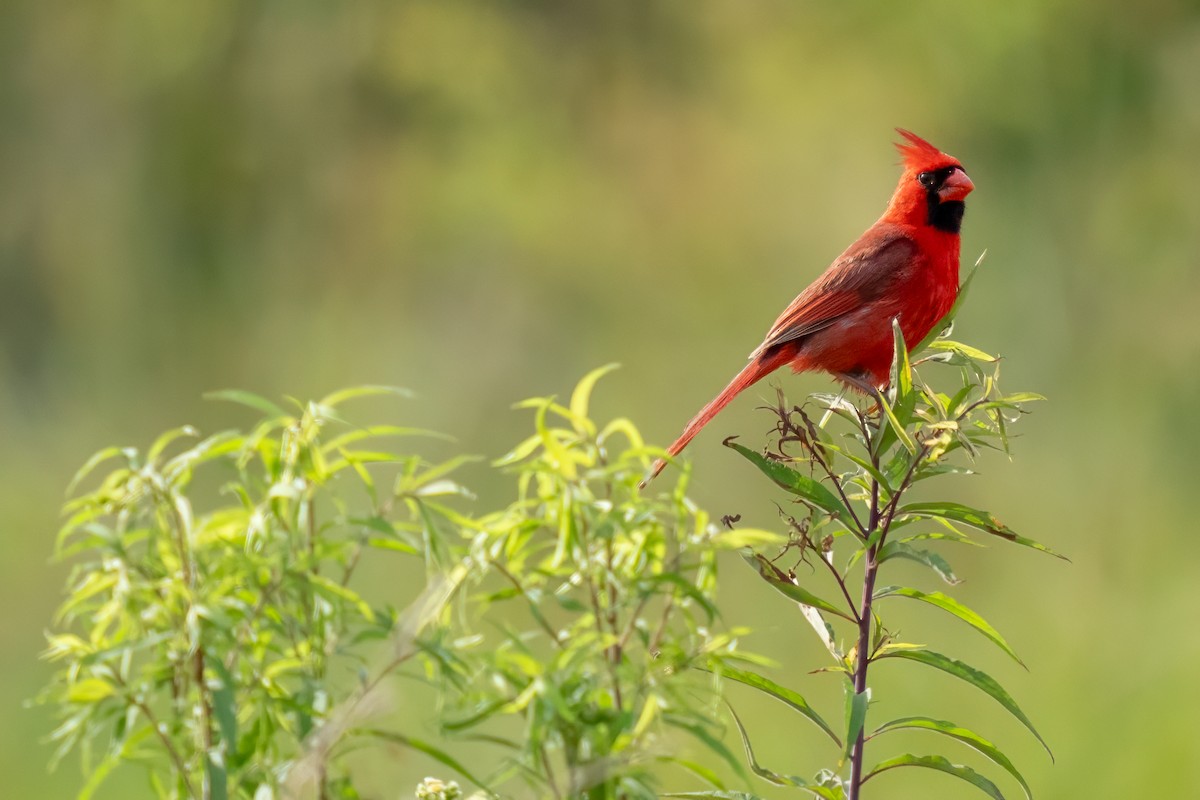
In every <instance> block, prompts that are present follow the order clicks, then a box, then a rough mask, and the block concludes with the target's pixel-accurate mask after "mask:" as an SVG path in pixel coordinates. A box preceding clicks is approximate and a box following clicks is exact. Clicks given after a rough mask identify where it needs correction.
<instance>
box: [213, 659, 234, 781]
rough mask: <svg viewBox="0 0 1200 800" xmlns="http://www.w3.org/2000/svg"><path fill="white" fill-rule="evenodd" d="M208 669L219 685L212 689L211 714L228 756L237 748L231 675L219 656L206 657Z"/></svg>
mask: <svg viewBox="0 0 1200 800" xmlns="http://www.w3.org/2000/svg"><path fill="white" fill-rule="evenodd" d="M205 663H206V664H207V666H208V669H210V670H212V671H213V672H215V673H216V674H217V677H218V678H219V679H220V681H221V685H220V686H219V687H217V688H216V689H214V690H213V692H212V698H213V716H215V717H216V718H217V728H218V730H220V732H221V740H222V741H224V742H225V752H226V753H227V754H228V755H227V756H226V757H227V758H228V757H229V756H231V755H232V754H234V753H236V752H237V750H238V738H237V709H236V708H235V707H234V705H235V700H234V695H233V689H234V686H235V684H234V682H233V676H231V675H230V674H229V670H227V669H225V665H224V664H223V663H222V662H221V659H219V658H206V659H205Z"/></svg>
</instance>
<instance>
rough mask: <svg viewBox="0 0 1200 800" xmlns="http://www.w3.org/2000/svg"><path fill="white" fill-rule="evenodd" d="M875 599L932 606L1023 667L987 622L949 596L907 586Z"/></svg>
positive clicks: (891, 588)
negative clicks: (977, 634)
mask: <svg viewBox="0 0 1200 800" xmlns="http://www.w3.org/2000/svg"><path fill="white" fill-rule="evenodd" d="M875 597H876V599H879V598H883V597H908V598H911V599H913V600H920V601H921V602H923V603H928V604H930V605H932V606H936V607H937V608H940V609H942V610H943V611H948V612H949V613H951V614H953V615H954V616H956V617H958V618H959V619H961V620H962V621H963V622H965V623H967V624H968V625H970V626H971V627H972V628H974V629H975V630H977V631H979V632H980V633H982V634H983V635H984V636H986V637H987V638H988V639H990V640H992V642H994V643H995V644H996V645H997V646H998V647H999V648H1000V649H1001V650H1003V651H1004V652H1006V653H1008V654H1009V655H1010V656H1012V659H1013V660H1014V661H1016V662H1017V663H1018V664H1020V665H1021V666H1022V667H1024V666H1025V662H1024V661H1022V660H1021V659H1020V657H1019V656H1017V654H1016V652H1015V651H1014V650H1013V649H1012V647H1010V646H1009V644H1008V642H1006V641H1005V640H1004V637H1003V636H1001V635H1000V632H999V631H997V630H996V629H995V628H993V627H992V626H991V625H989V624H988V622H987V620H985V619H984V618H983V617H981V616H979V615H978V614H976V613H975V612H974V611H972V610H971V609H969V608H967V607H966V606H965V605H963V604H962V603H960V602H958V601H957V600H955V599H954V598H953V597H950V596H949V595H945V594H942V593H941V592H922V591H920V590H918V589H910V588H909V587H907V586H887V587H885V588H883V589H880V590H879V591H878V592H876V593H875Z"/></svg>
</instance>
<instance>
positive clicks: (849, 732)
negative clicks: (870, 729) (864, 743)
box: [845, 681, 871, 758]
mask: <svg viewBox="0 0 1200 800" xmlns="http://www.w3.org/2000/svg"><path fill="white" fill-rule="evenodd" d="M845 691H846V749H845V754H846V757H847V758H849V757H850V751H851V750H853V749H854V745H855V744H856V743H857V742H858V735H859V734H860V733H862V729H863V725H865V724H866V722H867V706H868V705H870V703H871V690H870V689H869V688H868V689H866V690H865V691H862V692H855V691H854V687H853V686H851V685H850V682H849V681H847V682H846V684H845Z"/></svg>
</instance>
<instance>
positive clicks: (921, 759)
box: [863, 753, 1004, 800]
mask: <svg viewBox="0 0 1200 800" xmlns="http://www.w3.org/2000/svg"><path fill="white" fill-rule="evenodd" d="M896 767H925V768H926V769H936V770H938V771H939V772H944V773H946V774H947V775H953V776H954V777H956V778H959V779H961V780H964V781H966V782H967V783H969V784H971V785H972V786H974V787H975V788H977V789H979V790H980V791H981V792H983V793H984V794H986V795H987V796H988V797H991V798H992V800H1004V795H1003V794H1001V793H1000V789H999V787H997V786H996V784H994V783H992V782H991V781H989V780H988V779H987V778H985V777H983V776H982V775H980V774H979V773H978V772H976V771H975V770H973V769H971V768H970V767H964V766H963V765H962V764H952V763H951V762H950V761H949V760H947V759H945V758H943V757H942V756H914V755H912V754H911V753H906V754H904V755H902V756H896V757H895V758H889V759H888V760H886V761H881V762H879V763H878V764H876V765H875V766H874V767H873V768H872V769H871V771H870V772H868V773H867V775H866V777H865V778H863V783H866V782H867V781H869V780H870V779H871V778H874V777H875V776H876V775H878V774H879V773H881V772H886V771H887V770H889V769H895V768H896Z"/></svg>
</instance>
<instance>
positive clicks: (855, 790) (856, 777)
mask: <svg viewBox="0 0 1200 800" xmlns="http://www.w3.org/2000/svg"><path fill="white" fill-rule="evenodd" d="M880 402H881V403H882V402H883V400H882V398H880ZM881 416H882V415H881ZM859 419H860V421H862V424H863V428H864V429H866V427H867V425H866V422H865V421H864V420H863V418H862V414H861V413H860V414H859ZM879 424H880V425H881V426H882V425H883V424H884V422H883V420H882V419H881V420H880V422H879ZM867 441H868V442H870V437H868V438H867ZM871 465H872V466H873V467H874V468H875V471H876V472H878V471H879V454H878V453H876V452H872V453H871ZM910 474H911V470H910ZM902 491H903V489H901V490H900V491H897V492H896V494H895V496H894V497H892V502H891V506H890V507H891V508H894V507H895V504H896V502H897V501H898V499H899V496H900V494H901V492H902ZM881 522H882V523H883V526H882V531H881V532H880V535H879V540H878V541H877V542H876V543H875V544H873V545H871V546H870V547H868V548H867V556H866V566H865V567H864V568H863V591H862V602H861V603H860V605H859V608H858V647H857V651H856V663H855V665H854V693H855V694H856V695H859V694H862V693H863V692H865V691H866V690H867V669H868V668H869V667H870V665H871V625H872V623H873V622H874V621H875V616H874V614H873V613H872V610H871V606H872V604H873V602H874V600H875V576H876V575H877V574H878V573H879V562H878V561H877V560H876V558H877V556H878V555H879V550H880V548H882V547H883V541H884V539H886V538H887V532H888V528H889V527H891V522H892V520H891V517H890V516H887V517H885V516H884V515H882V514H880V509H879V481H878V480H877V479H875V478H872V479H871V510H870V518H869V520H868V530H867V531H866V534H867V539H870V538H871V536H872V535H873V534H874V533H875V532H876V531H877V530H880V523H881ZM866 732H867V731H866V724H865V722H864V725H863V727H862V728H861V729H860V730H859V732H858V739H857V740H856V741H855V742H854V750H853V751H852V753H851V755H850V793H849V800H858V796H859V792H860V791H861V790H862V772H863V758H864V755H865V753H864V752H863V751H864V749H865V748H866Z"/></svg>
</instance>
